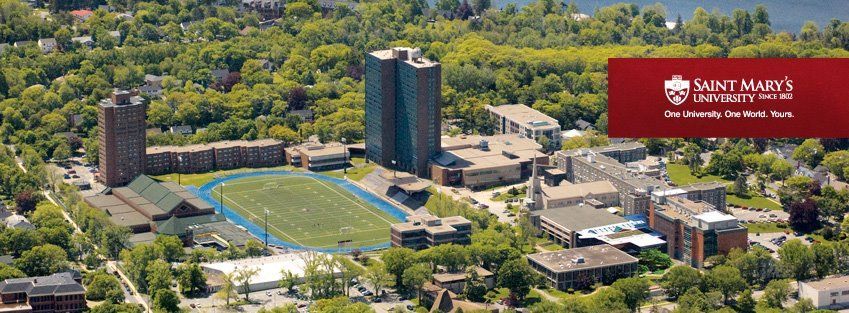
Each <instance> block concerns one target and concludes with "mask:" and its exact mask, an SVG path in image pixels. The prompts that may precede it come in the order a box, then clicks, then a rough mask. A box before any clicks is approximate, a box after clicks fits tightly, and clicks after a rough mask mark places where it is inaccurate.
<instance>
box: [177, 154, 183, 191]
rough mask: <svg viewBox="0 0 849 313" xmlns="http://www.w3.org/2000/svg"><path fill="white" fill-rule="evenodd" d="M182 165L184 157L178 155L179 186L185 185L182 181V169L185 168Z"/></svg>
mask: <svg viewBox="0 0 849 313" xmlns="http://www.w3.org/2000/svg"><path fill="white" fill-rule="evenodd" d="M182 163H183V156H182V155H178V156H177V185H181V186H182V185H183V183H182V182H181V180H180V168H182V167H183V166H182Z"/></svg>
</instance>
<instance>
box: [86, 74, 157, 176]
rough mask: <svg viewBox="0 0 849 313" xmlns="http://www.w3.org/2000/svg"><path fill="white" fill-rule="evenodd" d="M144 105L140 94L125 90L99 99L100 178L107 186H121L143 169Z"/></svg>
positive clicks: (144, 163)
mask: <svg viewBox="0 0 849 313" xmlns="http://www.w3.org/2000/svg"><path fill="white" fill-rule="evenodd" d="M146 108H147V106H146V105H145V103H144V101H143V99H142V98H141V97H139V96H136V95H135V94H134V93H131V92H129V91H125V90H116V91H115V92H113V93H112V97H111V98H108V99H103V100H101V101H100V105H99V106H98V115H97V125H98V126H99V127H100V130H99V133H98V140H99V141H100V180H101V181H102V182H103V183H104V184H105V185H106V186H108V187H120V186H124V185H126V184H127V183H129V182H130V181H132V180H133V179H134V178H136V176H139V175H140V174H142V173H143V172H144V168H145V165H146V164H147V162H146V161H145V147H146V144H145V139H146V138H145V128H146V127H147V124H146V122H145V110H146Z"/></svg>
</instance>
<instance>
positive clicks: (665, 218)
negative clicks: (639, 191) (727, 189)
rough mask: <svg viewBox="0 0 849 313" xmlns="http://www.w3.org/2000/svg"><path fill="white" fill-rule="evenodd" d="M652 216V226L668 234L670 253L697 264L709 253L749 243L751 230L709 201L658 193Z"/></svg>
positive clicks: (722, 252) (686, 261) (714, 253)
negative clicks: (659, 195)
mask: <svg viewBox="0 0 849 313" xmlns="http://www.w3.org/2000/svg"><path fill="white" fill-rule="evenodd" d="M648 217H649V226H650V227H651V228H652V229H654V230H655V231H657V232H659V233H661V234H663V235H664V237H665V239H666V242H667V246H666V247H667V254H669V256H670V257H672V258H674V259H677V260H681V261H683V262H684V263H687V264H689V265H691V266H693V267H702V265H703V264H704V260H705V258H707V257H709V256H712V255H718V254H723V255H724V254H728V252H729V251H731V249H733V248H740V249H744V250H745V249H746V248H747V247H748V230H747V229H746V228H745V227H743V226H740V224H739V222H738V221H737V218H735V217H734V216H732V215H728V214H725V213H722V212H720V211H718V210H716V208H715V207H714V206H713V205H711V204H710V203H707V202H703V201H692V200H689V199H688V198H687V197H686V196H671V197H657V196H656V197H655V201H653V202H652V203H651V207H650V209H649V212H648Z"/></svg>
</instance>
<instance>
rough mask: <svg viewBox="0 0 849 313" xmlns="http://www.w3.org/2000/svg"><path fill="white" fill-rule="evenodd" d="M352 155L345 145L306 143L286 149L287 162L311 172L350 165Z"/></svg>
mask: <svg viewBox="0 0 849 313" xmlns="http://www.w3.org/2000/svg"><path fill="white" fill-rule="evenodd" d="M350 157H351V154H350V152H348V149H347V147H346V146H345V145H343V144H341V143H338V142H331V143H328V144H321V143H305V144H302V145H299V146H294V147H289V148H286V162H287V163H289V164H291V165H293V166H299V167H303V168H306V169H309V170H311V171H315V170H328V169H336V168H341V167H343V166H345V165H347V164H348V160H349V159H350Z"/></svg>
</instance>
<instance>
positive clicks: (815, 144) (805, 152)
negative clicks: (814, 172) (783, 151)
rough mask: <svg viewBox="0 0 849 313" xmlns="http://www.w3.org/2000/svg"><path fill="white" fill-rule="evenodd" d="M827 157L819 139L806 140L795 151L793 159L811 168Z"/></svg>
mask: <svg viewBox="0 0 849 313" xmlns="http://www.w3.org/2000/svg"><path fill="white" fill-rule="evenodd" d="M824 156H825V148H823V146H822V144H820V142H819V140H817V139H805V141H803V142H802V144H800V145H799V146H797V147H796V149H794V150H793V159H794V160H797V161H800V162H803V163H805V164H806V165H808V166H810V167H811V168H814V167H816V166H817V165H819V164H820V161H822V159H823V157H824Z"/></svg>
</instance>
